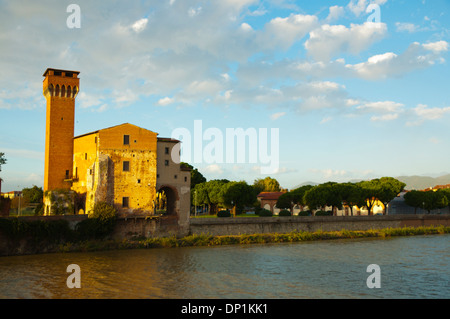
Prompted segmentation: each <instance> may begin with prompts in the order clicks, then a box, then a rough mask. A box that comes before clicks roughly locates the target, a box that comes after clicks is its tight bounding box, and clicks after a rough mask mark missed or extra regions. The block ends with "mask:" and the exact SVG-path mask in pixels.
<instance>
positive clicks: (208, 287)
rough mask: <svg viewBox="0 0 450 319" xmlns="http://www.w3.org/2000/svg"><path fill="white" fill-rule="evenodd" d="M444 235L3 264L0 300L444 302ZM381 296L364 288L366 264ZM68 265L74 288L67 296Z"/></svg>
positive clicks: (4, 260) (22, 259) (51, 257)
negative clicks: (76, 271) (75, 278)
mask: <svg viewBox="0 0 450 319" xmlns="http://www.w3.org/2000/svg"><path fill="white" fill-rule="evenodd" d="M449 239H450V235H437V236H417V237H401V238H393V239H362V240H336V241H320V242H307V243H295V244H271V245H244V246H222V247H197V248H169V249H147V250H123V251H106V252H92V253H68V254H47V255H34V256H14V257H0V298H291V299H292V298H294V299H295V298H448V297H450V290H449V289H450V288H449V282H450V274H449V267H448V266H449V257H450V251H449V248H448V241H449ZM373 263H375V264H378V265H379V266H380V267H381V271H382V277H381V278H382V280H381V285H382V286H381V288H380V289H369V288H367V286H366V279H367V277H368V275H369V274H368V273H367V272H366V268H367V266H368V265H369V264H373ZM69 264H78V265H79V266H80V268H81V289H69V288H67V285H66V280H67V277H68V276H69V274H68V273H67V272H66V268H67V266H68V265H69Z"/></svg>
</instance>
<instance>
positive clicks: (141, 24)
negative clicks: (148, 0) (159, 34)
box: [131, 18, 148, 33]
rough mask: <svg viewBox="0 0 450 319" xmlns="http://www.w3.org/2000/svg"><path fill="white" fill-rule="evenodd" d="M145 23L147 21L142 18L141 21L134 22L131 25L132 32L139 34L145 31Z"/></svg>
mask: <svg viewBox="0 0 450 319" xmlns="http://www.w3.org/2000/svg"><path fill="white" fill-rule="evenodd" d="M147 23H148V19H147V18H143V19H140V20H138V21H136V22H135V23H133V25H132V26H131V28H132V29H133V31H134V32H136V33H140V32H142V31H144V30H145V27H146V26H147Z"/></svg>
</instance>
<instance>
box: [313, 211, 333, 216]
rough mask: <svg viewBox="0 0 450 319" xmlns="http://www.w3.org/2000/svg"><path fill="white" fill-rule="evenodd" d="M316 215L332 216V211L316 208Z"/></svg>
mask: <svg viewBox="0 0 450 319" xmlns="http://www.w3.org/2000/svg"><path fill="white" fill-rule="evenodd" d="M315 215H316V216H333V212H332V211H331V210H330V211H328V212H326V211H324V210H318V211H317V212H316V214H315Z"/></svg>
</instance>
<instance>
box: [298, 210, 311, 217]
mask: <svg viewBox="0 0 450 319" xmlns="http://www.w3.org/2000/svg"><path fill="white" fill-rule="evenodd" d="M298 216H311V211H310V210H304V211H301V212H299V213H298Z"/></svg>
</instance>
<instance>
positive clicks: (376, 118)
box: [370, 113, 398, 122]
mask: <svg viewBox="0 0 450 319" xmlns="http://www.w3.org/2000/svg"><path fill="white" fill-rule="evenodd" d="M397 118H398V113H393V114H384V115H374V116H372V117H371V118H370V120H371V121H373V122H377V121H392V120H395V119H397Z"/></svg>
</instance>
